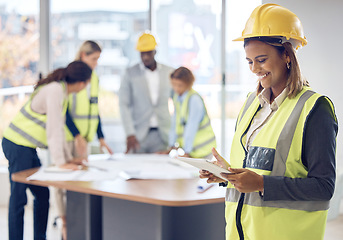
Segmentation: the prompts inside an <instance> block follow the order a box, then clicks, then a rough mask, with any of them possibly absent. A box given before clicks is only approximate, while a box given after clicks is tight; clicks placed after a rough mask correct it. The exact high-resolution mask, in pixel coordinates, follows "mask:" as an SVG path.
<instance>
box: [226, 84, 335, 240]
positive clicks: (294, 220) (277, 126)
mask: <svg viewBox="0 0 343 240" xmlns="http://www.w3.org/2000/svg"><path fill="white" fill-rule="evenodd" d="M319 98H324V99H326V100H327V102H328V103H329V105H330V106H331V110H332V113H333V116H335V114H334V107H333V104H332V102H331V101H330V100H329V99H328V98H326V97H324V96H321V95H319V94H318V93H315V92H313V91H311V90H310V89H309V88H308V87H305V88H304V89H303V90H302V91H301V92H300V93H299V94H298V95H297V96H296V97H295V98H292V99H290V98H286V99H285V100H284V101H283V103H282V104H281V106H280V107H279V109H278V110H277V111H276V112H275V113H274V115H273V116H272V117H271V118H270V119H269V121H268V122H267V123H266V124H265V126H264V127H263V128H262V129H261V130H260V132H258V133H257V135H256V137H255V138H254V140H253V141H252V143H251V145H250V147H249V152H246V149H245V147H244V146H245V144H246V133H247V131H248V129H249V127H250V125H251V122H252V120H253V118H254V116H255V114H256V113H257V111H258V109H259V108H260V103H259V100H258V98H257V97H256V93H253V94H251V95H250V96H249V97H248V99H247V101H246V102H245V105H244V107H243V108H242V109H241V112H240V114H239V117H238V119H237V124H236V132H235V135H234V138H233V142H232V147H231V155H230V159H231V166H232V168H242V167H243V168H247V169H249V170H251V171H254V172H256V173H258V174H262V175H271V176H284V177H289V178H306V177H307V173H308V172H307V169H306V167H305V166H304V165H303V164H302V160H301V159H302V158H301V151H302V145H303V132H304V129H305V127H306V126H305V124H306V119H307V117H308V115H309V114H310V112H311V110H312V109H313V108H314V106H315V104H316V103H317V101H318V99H319ZM335 120H336V119H335ZM336 121H337V120H336ZM328 208H329V201H263V199H262V198H261V196H260V194H259V192H251V193H240V192H238V191H237V190H236V189H235V188H234V187H233V185H231V184H230V183H229V184H228V188H227V193H226V210H225V216H226V223H227V225H226V239H228V240H229V239H230V240H234V239H242V238H240V237H239V233H240V234H241V235H244V239H245V240H248V239H249V240H250V239H253V240H275V239H277V240H283V239H284V240H286V239H287V240H288V239H299V240H300V239H311V240H312V239H323V237H324V231H325V225H326V219H327V210H328Z"/></svg>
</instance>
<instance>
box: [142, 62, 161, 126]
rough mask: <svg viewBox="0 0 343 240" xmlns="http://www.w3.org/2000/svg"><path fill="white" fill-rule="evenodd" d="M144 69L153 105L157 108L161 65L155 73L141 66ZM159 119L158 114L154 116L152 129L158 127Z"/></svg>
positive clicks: (151, 120) (151, 119)
mask: <svg viewBox="0 0 343 240" xmlns="http://www.w3.org/2000/svg"><path fill="white" fill-rule="evenodd" d="M141 67H142V69H144V73H145V78H146V80H147V84H148V88H149V93H150V98H151V103H152V105H153V106H156V104H157V101H158V97H159V90H160V76H159V72H158V70H159V69H160V66H159V64H158V63H157V67H156V69H155V70H154V71H151V70H150V69H149V68H147V67H145V66H144V65H143V64H141ZM157 126H158V122H157V117H156V114H153V115H152V116H151V118H150V127H153V128H155V127H157Z"/></svg>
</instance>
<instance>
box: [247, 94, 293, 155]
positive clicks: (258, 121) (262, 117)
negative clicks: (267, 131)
mask: <svg viewBox="0 0 343 240" xmlns="http://www.w3.org/2000/svg"><path fill="white" fill-rule="evenodd" d="M288 92H289V90H288V88H285V89H284V90H283V91H282V92H281V93H280V95H279V96H277V97H276V98H275V99H274V101H273V102H272V103H270V94H271V90H270V88H267V89H263V90H262V92H261V93H260V94H259V95H258V99H259V101H260V105H261V109H260V110H259V111H258V112H257V113H256V115H255V117H254V119H253V121H252V123H251V126H250V128H249V130H248V132H247V142H246V145H245V148H246V149H247V150H249V146H250V144H251V143H252V142H253V140H254V139H255V137H256V135H257V134H258V133H259V132H260V131H261V129H262V128H263V126H264V125H265V124H266V123H267V122H268V120H269V119H270V118H271V117H272V116H273V115H274V113H275V112H276V111H277V110H278V109H279V107H280V105H281V104H282V102H283V101H284V100H285V99H286V97H287V95H288Z"/></svg>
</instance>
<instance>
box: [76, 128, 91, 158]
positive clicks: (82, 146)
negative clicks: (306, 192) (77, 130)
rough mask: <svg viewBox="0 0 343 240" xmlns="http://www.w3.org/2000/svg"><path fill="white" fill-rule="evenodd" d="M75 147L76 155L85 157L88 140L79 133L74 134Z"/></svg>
mask: <svg viewBox="0 0 343 240" xmlns="http://www.w3.org/2000/svg"><path fill="white" fill-rule="evenodd" d="M74 140H75V149H76V153H77V154H78V156H81V157H87V148H88V142H87V140H86V139H85V138H84V137H82V136H81V135H80V134H78V135H76V136H75V139H74Z"/></svg>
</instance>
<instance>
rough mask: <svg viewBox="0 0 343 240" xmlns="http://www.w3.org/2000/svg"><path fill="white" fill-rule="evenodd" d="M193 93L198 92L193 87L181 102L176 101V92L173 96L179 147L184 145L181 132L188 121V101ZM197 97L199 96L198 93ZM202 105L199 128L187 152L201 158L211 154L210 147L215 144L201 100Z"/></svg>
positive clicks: (182, 132)
mask: <svg viewBox="0 0 343 240" xmlns="http://www.w3.org/2000/svg"><path fill="white" fill-rule="evenodd" d="M194 94H198V93H197V92H196V91H194V90H193V89H191V90H190V91H189V92H188V93H187V96H186V97H185V99H184V101H183V102H182V104H180V102H179V101H177V95H176V94H175V95H174V97H173V100H174V106H175V111H176V122H175V130H176V135H177V140H176V142H177V143H178V144H179V146H180V147H183V146H184V139H183V134H184V128H185V126H186V123H187V121H188V103H189V99H190V97H191V96H192V95H194ZM198 95H199V94H198ZM199 97H200V98H201V96H200V95H199ZM201 100H202V98H201ZM203 106H204V109H205V115H204V118H203V120H202V121H201V122H200V124H199V129H198V131H197V133H196V135H195V138H194V141H193V148H192V152H190V153H189V155H190V156H191V157H194V158H202V157H206V156H209V155H210V154H211V149H212V148H213V147H216V146H217V143H216V138H215V135H214V132H213V129H212V126H211V121H210V118H209V117H208V114H207V111H206V108H205V104H204V102H203Z"/></svg>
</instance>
